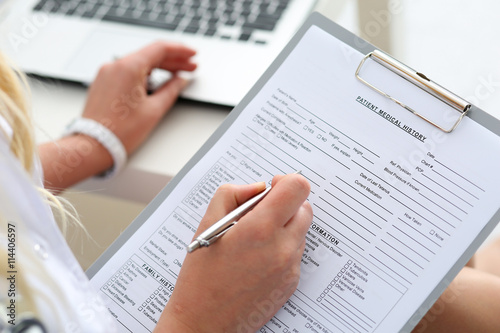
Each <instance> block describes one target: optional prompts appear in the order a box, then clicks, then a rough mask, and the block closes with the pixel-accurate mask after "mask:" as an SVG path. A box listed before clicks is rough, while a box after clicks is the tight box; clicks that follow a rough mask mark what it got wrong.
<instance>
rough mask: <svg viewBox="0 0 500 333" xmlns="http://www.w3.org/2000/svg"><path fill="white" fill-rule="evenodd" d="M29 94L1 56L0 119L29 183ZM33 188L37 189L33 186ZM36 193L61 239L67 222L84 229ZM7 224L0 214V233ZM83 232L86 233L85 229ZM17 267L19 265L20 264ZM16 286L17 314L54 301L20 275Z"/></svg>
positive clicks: (39, 269)
mask: <svg viewBox="0 0 500 333" xmlns="http://www.w3.org/2000/svg"><path fill="white" fill-rule="evenodd" d="M29 93H30V91H29V86H28V84H27V80H26V77H25V76H24V75H23V74H22V73H21V72H20V71H18V70H16V69H15V67H14V66H13V65H12V63H10V62H9V61H8V60H7V59H6V57H5V56H4V55H2V54H1V52H0V116H1V117H3V118H4V119H5V121H6V122H7V123H8V125H9V126H10V128H11V129H12V138H11V140H10V150H11V151H12V153H13V154H14V155H15V156H16V157H17V159H18V160H19V162H20V163H21V165H22V166H23V168H24V170H25V171H26V172H27V173H28V175H29V177H30V179H32V172H33V168H34V162H35V158H36V152H37V148H36V144H35V139H34V130H33V124H32V121H31V113H30V109H31V108H30V105H29V103H28V98H27V97H28V95H29ZM0 130H1V127H0ZM3 134H5V136H6V137H9V135H10V133H3ZM0 135H1V133H0ZM33 186H34V187H36V186H35V184H34V183H33ZM37 190H38V191H39V193H40V195H41V197H42V199H44V200H45V201H46V202H47V203H48V204H49V205H50V206H51V207H52V211H53V212H54V215H55V216H56V220H57V221H58V223H59V226H60V228H61V230H62V232H63V234H64V235H65V234H66V228H67V225H68V222H76V224H78V225H80V226H81V227H82V228H83V226H82V225H81V223H80V222H79V219H78V215H77V214H76V211H75V209H74V208H73V206H71V205H70V204H69V203H68V202H67V201H66V200H64V199H62V198H59V197H56V196H55V195H53V194H52V193H50V192H49V191H47V190H46V189H44V188H37ZM7 224H8V222H7V221H6V219H5V217H4V216H2V212H0V226H2V228H3V229H2V230H7ZM83 230H84V231H85V232H86V230H85V229H84V228H83ZM17 246H18V248H17V251H18V253H20V252H24V254H28V256H29V253H31V252H32V249H29V246H28V245H27V243H25V242H24V243H23V242H21V240H20V241H19V243H17ZM0 257H2V258H7V252H6V249H5V248H0ZM25 259H26V262H29V264H28V266H29V270H30V271H32V272H34V274H37V275H38V276H42V277H43V276H44V275H46V273H44V267H43V265H42V264H41V263H37V260H31V259H32V258H25ZM19 264H20V265H22V263H19ZM6 265H7V260H3V261H1V262H0V269H2V271H1V273H0V274H6V272H7V271H8V270H9V269H8V268H7V266H6ZM25 267H26V266H25ZM16 283H17V287H18V288H19V291H20V292H21V294H22V304H19V306H20V308H19V310H22V311H24V312H30V313H33V314H35V315H36V314H38V313H39V311H38V310H37V309H36V303H35V296H36V297H40V298H44V299H46V301H48V302H46V304H47V303H49V304H50V303H51V302H53V301H55V300H50V297H49V296H48V295H47V293H46V292H45V291H40V290H33V288H31V286H29V285H28V283H27V281H26V279H25V278H23V274H19V275H18V276H17V279H16ZM47 284H48V285H50V287H49V289H51V290H57V283H55V281H50V280H49V278H47Z"/></svg>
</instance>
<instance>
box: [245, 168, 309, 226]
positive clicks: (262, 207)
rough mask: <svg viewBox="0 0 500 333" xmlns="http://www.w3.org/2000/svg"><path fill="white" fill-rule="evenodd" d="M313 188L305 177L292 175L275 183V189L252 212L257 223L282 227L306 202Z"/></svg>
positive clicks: (283, 177)
mask: <svg viewBox="0 0 500 333" xmlns="http://www.w3.org/2000/svg"><path fill="white" fill-rule="evenodd" d="M310 191H311V187H310V184H309V182H308V181H307V180H306V179H305V178H304V176H301V175H298V174H290V175H286V176H282V177H280V178H279V181H276V179H275V180H274V181H273V189H272V190H271V192H269V194H268V195H267V196H266V197H265V198H264V199H263V200H262V201H261V202H260V203H259V204H258V205H257V206H256V207H255V208H254V209H253V210H252V214H253V215H252V216H253V218H254V219H255V221H262V222H263V223H273V224H274V225H276V226H278V227H282V226H284V225H286V224H287V223H288V221H289V220H290V219H291V218H292V217H293V216H294V214H295V213H296V212H297V211H298V209H299V208H300V207H301V206H302V204H303V203H304V201H306V199H307V197H308V196H309V193H310Z"/></svg>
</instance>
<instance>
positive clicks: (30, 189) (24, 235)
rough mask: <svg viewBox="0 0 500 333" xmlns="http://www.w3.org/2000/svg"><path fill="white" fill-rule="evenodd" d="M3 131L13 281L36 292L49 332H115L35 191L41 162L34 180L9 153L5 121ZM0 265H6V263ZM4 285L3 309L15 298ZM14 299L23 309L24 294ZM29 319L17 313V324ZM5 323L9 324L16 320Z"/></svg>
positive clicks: (0, 236) (0, 195)
mask: <svg viewBox="0 0 500 333" xmlns="http://www.w3.org/2000/svg"><path fill="white" fill-rule="evenodd" d="M0 129H3V131H0V217H1V218H2V219H0V220H3V222H2V223H0V228H2V229H1V230H0V246H1V247H3V249H4V250H7V248H8V243H9V241H8V239H7V224H9V223H10V224H11V225H14V226H15V233H14V234H15V262H14V266H11V268H12V267H13V268H14V269H13V270H12V271H15V273H13V275H14V277H15V279H17V281H19V279H20V278H24V279H26V281H27V284H28V285H29V286H30V289H31V290H32V291H34V292H33V293H32V294H33V295H34V296H35V302H36V304H37V311H38V319H40V320H41V321H42V322H43V324H44V326H45V328H46V329H47V332H61V333H62V332H72V333H73V332H74V333H76V332H92V333H97V332H107V333H108V332H116V331H117V330H116V326H115V322H114V319H113V318H112V317H111V315H110V313H109V311H108V310H107V308H106V306H105V304H104V302H103V300H102V299H101V298H100V297H99V296H98V294H97V292H96V291H95V290H93V288H91V286H90V284H89V281H88V279H87V277H86V276H85V274H84V272H83V270H82V269H81V267H80V265H79V264H78V262H77V260H76V259H75V257H74V256H73V253H72V252H71V250H70V248H69V247H68V245H67V243H66V241H65V239H64V238H63V236H62V234H61V232H60V230H59V228H58V226H57V224H56V222H55V221H54V217H53V215H52V212H51V209H50V207H49V206H48V204H47V203H46V202H44V200H43V199H42V198H41V196H40V194H39V193H38V191H37V189H36V187H35V186H34V184H36V186H41V184H42V176H41V168H40V166H39V164H40V163H39V161H38V160H37V166H36V167H35V172H34V175H33V179H31V178H30V176H29V175H28V174H27V173H26V172H25V171H24V169H23V168H22V166H21V164H20V163H19V161H18V160H17V158H16V157H15V156H14V155H13V154H12V152H11V151H10V149H9V142H10V136H11V132H12V131H11V129H10V128H9V127H8V125H7V124H6V122H5V120H4V119H3V118H2V117H1V116H0ZM5 133H7V135H5ZM11 240H12V239H11ZM0 253H6V252H4V251H3V250H2V252H0ZM0 260H4V261H7V258H0ZM11 263H12V262H11ZM4 274H6V275H7V277H9V276H11V275H12V274H11V273H7V272H0V276H3V275H4ZM0 280H1V281H0V290H2V293H1V295H0V302H1V303H4V304H2V308H4V309H5V304H9V302H11V301H10V299H11V298H12V297H8V294H7V293H5V292H3V291H4V290H8V289H9V288H11V287H12V285H10V284H9V283H10V281H8V280H7V279H5V278H2V279H0ZM16 288H19V286H16ZM15 293H16V297H15V302H17V305H19V302H22V299H21V298H20V293H22V290H15ZM7 314H9V313H7ZM26 315H27V313H18V312H17V313H15V316H14V317H15V323H19V321H20V320H22V319H23V317H25V316H26ZM6 319H7V320H11V319H12V315H11V316H10V317H9V316H7V318H6Z"/></svg>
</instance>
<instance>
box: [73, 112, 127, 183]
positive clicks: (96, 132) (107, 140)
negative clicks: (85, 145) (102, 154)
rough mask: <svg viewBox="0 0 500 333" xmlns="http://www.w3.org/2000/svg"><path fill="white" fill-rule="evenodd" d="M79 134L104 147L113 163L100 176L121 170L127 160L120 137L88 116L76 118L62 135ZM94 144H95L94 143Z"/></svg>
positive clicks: (113, 173) (111, 174)
mask: <svg viewBox="0 0 500 333" xmlns="http://www.w3.org/2000/svg"><path fill="white" fill-rule="evenodd" d="M74 134H81V135H84V136H86V137H87V138H88V140H91V141H94V142H98V144H99V145H100V146H101V147H102V148H104V149H105V150H106V151H107V152H108V154H109V156H110V157H111V159H112V161H113V163H112V165H111V167H110V168H108V169H105V170H104V172H103V173H101V174H100V176H104V177H111V176H113V175H115V174H117V173H119V172H120V171H121V169H122V168H123V167H124V166H125V163H126V161H127V151H126V150H125V147H124V146H123V144H122V142H121V141H120V139H119V138H118V137H117V136H116V135H115V134H114V133H113V132H112V131H111V130H110V129H108V128H107V127H106V126H104V125H103V124H101V123H99V122H97V121H95V120H93V119H89V118H76V119H75V120H73V121H72V122H71V123H70V124H68V126H67V127H66V130H65V133H64V136H70V135H74ZM94 146H96V145H94Z"/></svg>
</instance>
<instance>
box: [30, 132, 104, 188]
mask: <svg viewBox="0 0 500 333" xmlns="http://www.w3.org/2000/svg"><path fill="white" fill-rule="evenodd" d="M38 149H39V154H40V159H41V162H42V169H43V172H44V186H45V188H47V189H49V190H51V191H52V192H59V191H63V190H64V189H66V188H68V187H70V186H72V185H74V184H76V183H78V182H80V181H82V180H84V179H86V178H88V177H92V176H95V175H98V174H100V173H102V172H104V171H106V170H108V169H109V168H111V167H112V165H113V160H112V158H111V155H110V154H109V152H108V151H107V150H106V148H104V147H103V146H102V145H101V144H100V143H99V142H98V141H97V140H95V139H93V138H91V137H89V136H86V135H81V134H77V135H71V136H67V137H64V138H62V139H59V140H56V141H53V142H48V143H44V144H42V145H40V146H39V147H38Z"/></svg>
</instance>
